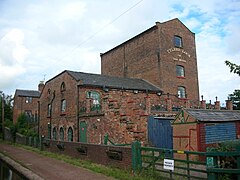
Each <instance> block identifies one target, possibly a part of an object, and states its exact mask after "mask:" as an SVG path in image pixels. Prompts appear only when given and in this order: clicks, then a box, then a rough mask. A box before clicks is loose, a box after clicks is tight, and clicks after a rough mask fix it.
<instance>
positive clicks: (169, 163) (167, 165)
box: [163, 159, 174, 171]
mask: <svg viewBox="0 0 240 180" xmlns="http://www.w3.org/2000/svg"><path fill="white" fill-rule="evenodd" d="M163 169H166V170H171V171H173V170H174V160H172V159H164V163H163Z"/></svg>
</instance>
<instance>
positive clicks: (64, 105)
mask: <svg viewBox="0 0 240 180" xmlns="http://www.w3.org/2000/svg"><path fill="white" fill-rule="evenodd" d="M65 111H66V99H63V100H62V101H61V112H62V113H63V112H65Z"/></svg>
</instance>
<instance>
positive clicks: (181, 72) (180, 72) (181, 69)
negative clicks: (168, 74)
mask: <svg viewBox="0 0 240 180" xmlns="http://www.w3.org/2000/svg"><path fill="white" fill-rule="evenodd" d="M176 70H177V76H178V77H185V72H184V67H183V66H178V65H177V66H176Z"/></svg>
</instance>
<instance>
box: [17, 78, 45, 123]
mask: <svg viewBox="0 0 240 180" xmlns="http://www.w3.org/2000/svg"><path fill="white" fill-rule="evenodd" d="M43 86H44V84H43V83H40V84H39V90H38V91H36V90H20V89H17V90H16V91H15V94H14V102H13V122H14V123H16V122H17V119H18V117H19V115H20V114H22V113H25V114H26V115H28V116H29V118H30V120H31V121H33V122H36V121H37V120H38V114H39V113H38V111H39V109H38V101H39V98H40V94H41V89H42V87H43Z"/></svg>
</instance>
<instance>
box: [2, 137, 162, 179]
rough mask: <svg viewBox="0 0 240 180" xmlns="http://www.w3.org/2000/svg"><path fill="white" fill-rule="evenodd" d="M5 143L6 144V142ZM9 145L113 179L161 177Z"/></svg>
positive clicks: (22, 146) (23, 146) (18, 145)
mask: <svg viewBox="0 0 240 180" xmlns="http://www.w3.org/2000/svg"><path fill="white" fill-rule="evenodd" d="M1 143H3V141H1ZM4 143H6V142H4ZM8 144H11V145H14V146H17V147H20V148H23V149H26V150H28V151H32V152H36V153H38V154H41V155H43V156H46V157H50V158H54V159H58V160H61V161H64V162H66V163H68V164H72V165H74V166H77V167H82V168H86V169H89V170H91V171H93V172H96V173H100V174H104V175H106V176H109V177H113V178H115V179H120V180H154V179H160V177H159V176H158V177H156V176H151V175H150V174H149V173H144V172H143V173H141V174H135V175H133V173H132V172H131V171H130V170H129V171H126V170H122V169H118V168H113V167H108V166H104V165H100V164H96V163H93V162H90V161H85V160H81V159H76V158H72V157H70V156H66V155H60V154H55V153H51V152H48V151H40V150H39V149H37V148H33V147H29V146H25V145H20V144H14V143H8ZM20 164H21V163H20Z"/></svg>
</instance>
